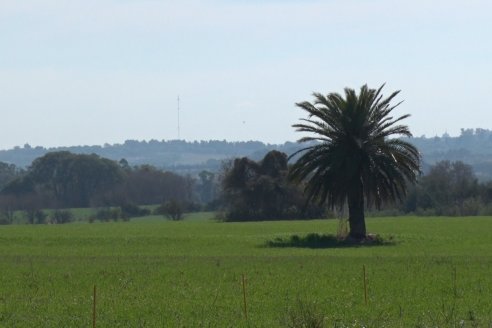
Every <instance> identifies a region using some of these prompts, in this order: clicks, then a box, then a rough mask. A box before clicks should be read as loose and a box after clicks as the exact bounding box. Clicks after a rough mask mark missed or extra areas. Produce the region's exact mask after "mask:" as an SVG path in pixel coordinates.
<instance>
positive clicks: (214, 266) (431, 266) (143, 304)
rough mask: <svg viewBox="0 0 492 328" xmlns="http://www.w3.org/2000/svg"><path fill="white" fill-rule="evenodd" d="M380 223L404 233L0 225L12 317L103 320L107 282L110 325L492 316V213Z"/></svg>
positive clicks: (474, 323)
mask: <svg viewBox="0 0 492 328" xmlns="http://www.w3.org/2000/svg"><path fill="white" fill-rule="evenodd" d="M367 223H368V230H369V231H370V232H377V233H380V234H382V236H383V237H385V238H387V239H388V238H389V236H390V235H391V236H393V237H394V240H395V241H396V243H395V244H394V245H385V246H371V247H344V248H316V249H313V248H303V247H297V248H293V247H285V248H272V247H266V246H265V243H266V242H267V241H269V240H273V239H274V238H276V237H289V236H291V235H293V234H297V235H300V236H302V235H306V234H307V233H310V232H315V233H331V234H334V233H335V232H336V227H337V222H336V221H334V220H319V221H279V222H259V223H219V222H214V221H210V220H200V218H199V217H197V216H196V215H195V216H194V217H192V218H190V220H185V221H182V222H171V221H166V220H162V219H158V218H157V217H150V218H144V219H134V220H132V221H131V222H126V223H124V222H120V223H94V224H83V223H73V224H67V225H35V226H28V225H11V226H0V272H1V274H0V327H90V326H91V324H92V319H91V315H92V314H91V313H92V290H93V285H94V284H95V285H97V291H98V298H97V299H98V302H97V323H98V327H278V326H282V325H284V324H286V322H288V321H289V315H288V314H289V313H292V311H294V310H295V309H299V308H300V306H299V302H301V303H303V304H304V305H305V306H306V307H307V308H309V309H311V310H312V311H313V312H315V313H319V314H320V315H322V316H324V318H325V319H324V320H325V321H324V322H325V325H326V327H362V326H364V327H492V238H491V237H492V218H488V217H475V218H371V219H368V222H367ZM363 265H365V266H366V270H367V282H368V304H367V305H366V304H365V301H364V289H363V279H362V266H363ZM242 274H244V275H245V276H246V278H247V286H246V287H247V288H246V289H247V307H248V321H246V320H245V318H244V314H243V294H242V285H241V276H242Z"/></svg>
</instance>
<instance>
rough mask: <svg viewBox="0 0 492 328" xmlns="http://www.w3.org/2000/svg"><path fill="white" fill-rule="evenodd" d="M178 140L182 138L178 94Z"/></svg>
mask: <svg viewBox="0 0 492 328" xmlns="http://www.w3.org/2000/svg"><path fill="white" fill-rule="evenodd" d="M178 140H181V135H180V126H179V95H178Z"/></svg>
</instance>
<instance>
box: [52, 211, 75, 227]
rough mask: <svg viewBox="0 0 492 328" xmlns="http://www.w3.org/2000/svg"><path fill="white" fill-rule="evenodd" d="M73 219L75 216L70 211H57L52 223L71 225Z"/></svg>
mask: <svg viewBox="0 0 492 328" xmlns="http://www.w3.org/2000/svg"><path fill="white" fill-rule="evenodd" d="M72 219H73V214H72V212H70V211H68V210H55V211H54V212H53V213H52V214H51V223H54V224H64V223H69V222H71V221H72Z"/></svg>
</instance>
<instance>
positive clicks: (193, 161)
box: [0, 129, 492, 180]
mask: <svg viewBox="0 0 492 328" xmlns="http://www.w3.org/2000/svg"><path fill="white" fill-rule="evenodd" d="M410 142H412V143H413V144H414V145H415V146H417V148H418V149H419V150H420V152H421V153H422V157H423V161H424V165H423V167H424V171H425V170H426V168H427V167H428V166H429V165H431V164H434V163H436V162H438V161H441V160H450V161H458V160H459V161H463V162H465V163H468V164H470V165H472V167H473V169H474V171H475V173H476V175H477V177H478V178H479V179H480V180H490V179H492V131H490V130H486V129H462V131H461V134H460V135H459V136H457V137H451V136H449V135H447V134H444V135H442V136H440V137H438V136H436V137H431V138H427V137H425V136H421V137H416V138H412V139H410ZM300 148H301V145H299V144H298V143H294V142H286V143H284V144H280V145H274V144H265V143H263V142H260V141H242V142H228V141H225V140H223V141H219V140H210V141H194V142H187V141H182V140H170V141H165V140H162V141H158V140H150V141H145V140H144V141H137V140H127V141H125V142H124V143H122V144H113V145H110V144H105V145H103V146H72V147H56V148H44V147H31V146H30V145H28V144H26V145H24V146H23V147H15V148H13V149H8V150H0V161H2V162H6V163H10V164H15V165H16V166H19V167H27V166H29V165H30V164H31V162H32V161H33V160H34V159H35V158H37V157H40V156H42V155H44V154H46V153H47V152H52V151H61V150H68V151H71V152H73V153H80V154H91V153H95V154H98V155H100V156H102V157H106V158H110V159H113V160H116V161H119V160H120V159H122V158H124V159H126V160H127V161H128V163H129V164H130V165H143V164H150V165H154V166H156V167H158V168H163V169H167V170H171V171H174V172H178V173H195V172H198V171H201V170H210V171H217V170H219V169H220V167H221V163H222V161H223V160H225V159H230V158H235V157H242V156H248V157H250V158H252V159H255V160H258V159H260V158H262V157H263V156H264V155H265V154H266V153H267V152H268V151H270V150H273V149H275V150H279V151H282V152H285V153H287V154H291V153H293V152H295V151H296V150H299V149H300Z"/></svg>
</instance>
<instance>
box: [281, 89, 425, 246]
mask: <svg viewBox="0 0 492 328" xmlns="http://www.w3.org/2000/svg"><path fill="white" fill-rule="evenodd" d="M383 87H384V85H383V86H381V87H380V88H379V89H377V90H376V89H369V88H368V87H367V85H364V86H362V87H361V89H360V92H359V94H357V93H356V92H355V91H354V90H353V89H349V88H346V89H345V98H344V97H342V96H341V95H340V94H338V93H330V94H328V95H327V96H324V95H322V94H319V93H314V98H315V101H314V103H310V102H307V101H306V102H302V103H297V104H296V105H297V106H298V107H300V108H302V109H303V110H305V111H306V112H308V114H309V116H308V118H307V119H301V121H302V122H301V123H299V124H295V125H293V127H295V128H296V131H299V132H307V133H309V134H310V135H309V136H306V137H304V138H302V139H300V140H299V141H300V142H307V141H315V142H314V143H313V144H312V145H310V146H308V147H306V148H304V149H302V150H300V151H299V152H297V153H296V154H298V153H300V154H301V156H300V158H299V159H298V160H297V162H296V163H295V164H294V165H293V166H292V168H291V171H290V176H291V178H293V179H295V180H298V181H305V182H306V189H305V192H306V193H307V196H308V199H309V200H316V201H318V202H319V203H325V202H326V203H327V204H328V205H329V206H330V207H331V208H334V207H338V206H340V207H341V206H344V204H346V203H347V204H348V207H349V225H350V236H351V237H353V238H357V239H361V238H365V235H366V228H365V219H364V207H365V206H371V205H374V206H376V208H380V206H381V205H382V204H383V203H384V202H387V201H395V200H401V199H402V198H403V197H404V196H405V194H406V186H407V184H408V183H414V182H415V181H416V179H417V177H418V175H419V173H420V169H419V167H420V155H419V152H418V151H417V149H416V148H415V147H414V146H413V145H411V144H410V143H408V142H405V141H403V140H401V139H396V138H390V137H391V136H406V137H411V135H412V134H411V133H410V130H409V129H408V127H407V126H406V125H401V124H399V122H400V121H401V120H403V119H405V118H407V117H409V116H410V115H403V116H400V117H397V118H393V117H392V116H390V114H391V112H392V111H393V109H395V107H397V106H398V105H399V104H400V103H398V104H396V105H391V104H390V102H391V101H392V100H393V98H394V97H395V96H396V95H397V94H398V93H399V91H396V92H394V93H392V94H391V95H390V96H389V97H387V98H383V95H382V94H381V90H382V88H383ZM296 154H294V155H296ZM294 155H292V156H294Z"/></svg>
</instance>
